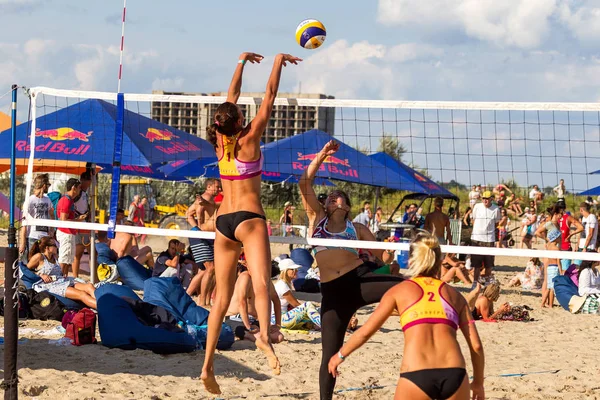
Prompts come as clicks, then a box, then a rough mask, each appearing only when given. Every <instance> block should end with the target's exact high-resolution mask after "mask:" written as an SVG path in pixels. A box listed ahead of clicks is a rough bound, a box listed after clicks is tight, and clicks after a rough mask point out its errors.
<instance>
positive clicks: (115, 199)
mask: <svg viewBox="0 0 600 400" xmlns="http://www.w3.org/2000/svg"><path fill="white" fill-rule="evenodd" d="M124 115H125V97H124V96H123V93H119V94H118V95H117V119H116V121H115V122H116V123H115V153H114V156H113V164H112V167H113V170H112V182H111V188H110V208H109V209H110V217H109V220H108V232H107V235H108V237H109V239H114V238H115V226H116V224H117V210H118V208H119V186H120V184H121V150H122V148H123V118H124Z"/></svg>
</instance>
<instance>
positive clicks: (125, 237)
mask: <svg viewBox="0 0 600 400" xmlns="http://www.w3.org/2000/svg"><path fill="white" fill-rule="evenodd" d="M124 218H125V213H124V212H123V210H121V209H119V211H118V212H117V224H122V225H129V226H133V223H132V222H131V221H123V220H124ZM110 248H111V249H113V250H114V251H115V252H116V253H117V257H118V258H121V257H125V256H132V257H133V258H135V260H136V261H137V262H139V263H140V264H142V265H147V266H148V267H149V268H154V256H153V254H152V249H151V248H150V246H144V247H142V248H140V247H139V245H138V241H137V238H136V237H135V235H132V234H131V233H127V232H116V233H115V238H114V239H112V240H111V241H110Z"/></svg>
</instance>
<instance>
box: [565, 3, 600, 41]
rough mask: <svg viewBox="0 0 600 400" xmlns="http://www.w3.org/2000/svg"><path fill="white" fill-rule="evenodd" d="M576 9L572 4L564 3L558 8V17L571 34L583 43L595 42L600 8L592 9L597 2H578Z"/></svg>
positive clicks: (599, 32) (598, 33)
mask: <svg viewBox="0 0 600 400" xmlns="http://www.w3.org/2000/svg"><path fill="white" fill-rule="evenodd" d="M579 4H580V6H579V7H578V8H576V7H575V6H574V5H573V4H571V3H568V2H564V3H562V4H561V6H560V8H559V16H560V20H561V22H562V23H564V24H565V25H566V26H567V27H568V28H569V29H570V30H571V31H572V33H573V35H574V36H575V37H576V38H578V39H580V40H584V41H597V40H598V36H599V35H600V7H594V6H593V4H598V2H597V1H583V2H579Z"/></svg>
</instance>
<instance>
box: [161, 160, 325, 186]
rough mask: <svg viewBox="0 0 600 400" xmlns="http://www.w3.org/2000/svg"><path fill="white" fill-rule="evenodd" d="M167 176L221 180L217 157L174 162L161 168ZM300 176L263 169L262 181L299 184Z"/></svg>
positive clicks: (319, 182)
mask: <svg viewBox="0 0 600 400" xmlns="http://www.w3.org/2000/svg"><path fill="white" fill-rule="evenodd" d="M160 170H161V171H162V172H163V173H164V174H165V176H166V177H167V179H170V178H173V179H177V178H183V177H186V176H196V177H197V176H201V177H205V178H220V174H219V167H218V165H217V157H213V158H212V159H208V158H206V159H198V160H180V161H172V162H170V163H168V164H167V165H165V166H163V167H161V168H160ZM299 178H300V175H294V174H282V173H280V172H277V171H267V170H266V169H264V168H263V172H262V180H263V181H267V182H278V183H279V182H289V183H298V179H299ZM315 183H317V184H318V185H326V186H330V185H332V183H331V182H329V181H328V180H326V179H317V180H316V181H315Z"/></svg>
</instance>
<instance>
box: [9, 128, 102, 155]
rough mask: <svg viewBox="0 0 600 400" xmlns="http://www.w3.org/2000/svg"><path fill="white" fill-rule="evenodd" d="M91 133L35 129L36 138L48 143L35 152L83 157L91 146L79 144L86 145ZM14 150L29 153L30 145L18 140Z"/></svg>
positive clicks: (66, 129) (71, 130)
mask: <svg viewBox="0 0 600 400" xmlns="http://www.w3.org/2000/svg"><path fill="white" fill-rule="evenodd" d="M92 133H93V132H92V131H90V132H88V133H83V132H80V131H78V130H76V129H73V128H68V127H65V128H56V129H47V130H40V129H36V131H35V136H36V137H41V138H44V139H49V140H50V141H48V142H47V143H44V144H40V145H37V146H35V152H36V153H38V152H40V153H44V152H48V153H62V154H67V155H70V154H72V155H84V154H85V153H87V152H88V151H89V149H90V148H91V146H90V145H89V144H81V143H80V142H84V143H88V142H89V141H90V139H89V138H90V136H92ZM55 142H56V143H55ZM62 142H67V143H62ZM71 142H72V143H71ZM15 148H16V149H17V150H18V151H30V150H31V145H30V144H29V143H28V142H27V141H26V140H18V141H17V143H16V146H15Z"/></svg>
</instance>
